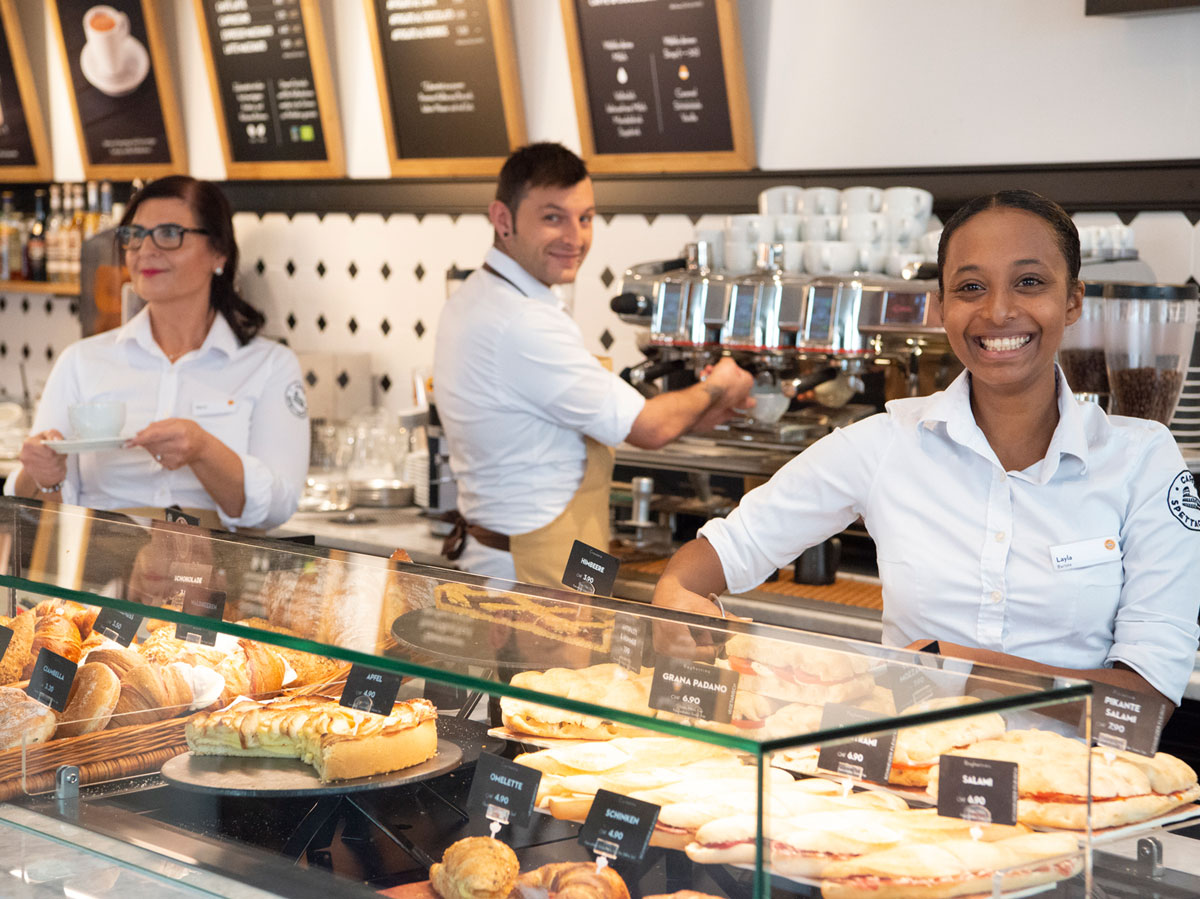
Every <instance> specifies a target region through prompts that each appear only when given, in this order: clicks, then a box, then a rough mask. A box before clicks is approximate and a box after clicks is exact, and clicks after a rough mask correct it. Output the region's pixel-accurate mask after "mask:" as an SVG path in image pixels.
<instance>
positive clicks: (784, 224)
mask: <svg viewBox="0 0 1200 899" xmlns="http://www.w3.org/2000/svg"><path fill="white" fill-rule="evenodd" d="M803 224H804V216H802V215H777V216H775V239H776V240H778V241H785V242H786V241H789V240H799V239H800V232H801V226H802V225H803Z"/></svg>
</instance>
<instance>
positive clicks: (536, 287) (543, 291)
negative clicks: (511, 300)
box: [483, 247, 566, 309]
mask: <svg viewBox="0 0 1200 899" xmlns="http://www.w3.org/2000/svg"><path fill="white" fill-rule="evenodd" d="M483 261H484V262H485V263H487V264H488V265H490V266H491V267H492V268H494V269H495V270H496V271H498V272H499V273H500V274H502V275H503V276H504V277H506V278H508V279H509V280H510V281H511V282H512V283H513V284H515V285H516V287H517V289H518V290H520V291H521V293H523V294H525V296H527V297H529V298H531V299H534V300H541V301H542V302H544V303H553V304H554V305H555V306H558V307H559V308H563V309H565V308H566V307H565V306H564V305H563V302H562V300H560V299H559V298H558V295H557V294H556V293H555V292H554V291H553V290H551V289H550V288H549V287H547V286H546V285H545V284H543V283H542V282H541V281H539V280H538V279H537V278H535V277H534V276H533V275H531V274H529V272H527V271H525V269H523V268H522V267H521V264H520V263H519V262H517V261H516V260H515V259H513V258H512V257H511V256H509V255H508V254H507V253H505V252H504V251H503V250H500V249H498V248H497V247H489V248H488V251H487V255H485V256H484V257H483Z"/></svg>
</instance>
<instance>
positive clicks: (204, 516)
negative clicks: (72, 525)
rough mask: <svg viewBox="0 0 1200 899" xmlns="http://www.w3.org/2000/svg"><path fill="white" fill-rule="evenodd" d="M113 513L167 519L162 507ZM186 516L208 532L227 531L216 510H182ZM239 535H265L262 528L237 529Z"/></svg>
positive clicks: (140, 507) (133, 508) (139, 508)
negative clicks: (197, 520) (197, 522)
mask: <svg viewBox="0 0 1200 899" xmlns="http://www.w3.org/2000/svg"><path fill="white" fill-rule="evenodd" d="M112 511H114V512H121V513H122V514H124V515H136V516H138V517H139V518H153V519H155V520H156V521H165V520H166V518H167V510H166V509H164V508H163V507H162V506H159V507H157V508H156V507H154V506H135V507H132V508H129V509H113V510H112ZM183 511H184V512H185V513H186V514H188V515H191V516H192V517H193V518H199V519H200V527H202V528H208V529H209V530H210V531H224V530H228V528H226V527H225V525H223V524H221V516H219V515H218V514H217V510H216V509H184V510H183ZM237 532H238V533H239V534H246V535H247V536H262V535H263V534H265V533H266V531H265V530H263V529H262V528H238V529H237Z"/></svg>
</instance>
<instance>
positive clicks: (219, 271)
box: [213, 265, 225, 278]
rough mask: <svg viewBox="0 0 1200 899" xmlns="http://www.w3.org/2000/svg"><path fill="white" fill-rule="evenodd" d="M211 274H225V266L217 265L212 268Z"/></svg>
mask: <svg viewBox="0 0 1200 899" xmlns="http://www.w3.org/2000/svg"><path fill="white" fill-rule="evenodd" d="M213 274H214V275H216V276H217V277H218V278H219V277H221V275H223V274H225V266H223V265H218V266H217V267H216V268H214V269H213Z"/></svg>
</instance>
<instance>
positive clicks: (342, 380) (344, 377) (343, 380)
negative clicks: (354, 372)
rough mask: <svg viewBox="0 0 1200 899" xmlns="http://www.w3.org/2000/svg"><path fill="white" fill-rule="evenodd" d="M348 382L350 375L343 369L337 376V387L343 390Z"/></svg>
mask: <svg viewBox="0 0 1200 899" xmlns="http://www.w3.org/2000/svg"><path fill="white" fill-rule="evenodd" d="M349 383H350V375H349V374H347V373H346V372H344V371H343V372H342V373H341V374H340V375H338V376H337V385H338V387H340V388H342V390H345V389H346V385H347V384H349Z"/></svg>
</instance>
